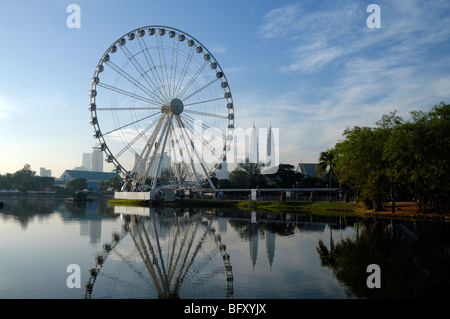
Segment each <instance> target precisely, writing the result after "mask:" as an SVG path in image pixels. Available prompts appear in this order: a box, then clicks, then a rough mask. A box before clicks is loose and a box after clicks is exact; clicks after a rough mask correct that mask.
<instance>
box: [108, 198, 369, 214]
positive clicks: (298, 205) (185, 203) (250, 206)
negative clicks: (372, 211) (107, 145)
mask: <svg viewBox="0 0 450 319" xmlns="http://www.w3.org/2000/svg"><path fill="white" fill-rule="evenodd" d="M108 203H109V204H111V205H127V206H145V207H161V206H162V207H209V208H218V207H222V208H223V207H228V208H236V209H242V210H255V209H258V210H265V211H291V212H295V211H296V212H301V211H314V212H333V211H334V212H339V213H342V212H347V213H352V212H356V211H358V210H360V207H361V205H360V204H355V203H344V202H309V201H237V200H236V201H233V200H209V199H206V200H195V199H179V200H176V201H173V202H164V201H162V200H146V201H142V200H126V199H112V200H110V201H108Z"/></svg>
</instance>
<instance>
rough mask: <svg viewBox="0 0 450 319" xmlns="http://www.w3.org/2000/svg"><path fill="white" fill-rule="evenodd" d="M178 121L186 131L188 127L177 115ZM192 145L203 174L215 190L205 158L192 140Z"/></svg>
mask: <svg viewBox="0 0 450 319" xmlns="http://www.w3.org/2000/svg"><path fill="white" fill-rule="evenodd" d="M177 119H178V121H179V123H180V124H181V127H183V128H184V129H186V127H185V126H184V124H183V121H182V120H181V117H180V116H179V115H177ZM190 144H191V146H192V151H193V152H194V155H195V156H196V157H197V159H198V161H199V163H200V166H201V168H202V170H203V173H204V174H205V177H206V178H207V179H208V182H209V184H210V186H211V188H212V189H215V186H214V184H213V183H212V181H211V178H210V177H209V172H208V170H207V166H206V164H205V162H204V160H203V158H202V157H201V156H200V155H199V154H198V152H197V149H196V148H195V146H194V143H193V141H192V139H191V140H190Z"/></svg>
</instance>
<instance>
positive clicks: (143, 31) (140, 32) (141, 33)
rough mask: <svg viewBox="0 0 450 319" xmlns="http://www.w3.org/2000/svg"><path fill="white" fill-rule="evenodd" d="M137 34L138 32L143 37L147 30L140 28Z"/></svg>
mask: <svg viewBox="0 0 450 319" xmlns="http://www.w3.org/2000/svg"><path fill="white" fill-rule="evenodd" d="M137 34H138V37H140V38H142V37H143V36H144V35H145V30H143V29H140V30H139V31H138V32H137Z"/></svg>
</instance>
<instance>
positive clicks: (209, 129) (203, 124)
mask: <svg viewBox="0 0 450 319" xmlns="http://www.w3.org/2000/svg"><path fill="white" fill-rule="evenodd" d="M183 117H186V118H187V119H189V120H190V121H192V122H196V121H197V122H200V124H201V126H202V128H203V129H205V130H208V131H211V132H216V131H217V129H216V130H215V129H213V128H212V127H210V126H209V125H207V124H205V123H203V121H198V120H196V119H195V118H193V117H192V116H189V115H187V114H184V113H183ZM216 136H219V137H220V138H223V139H225V138H226V137H225V135H223V134H222V133H220V134H219V133H217V134H216Z"/></svg>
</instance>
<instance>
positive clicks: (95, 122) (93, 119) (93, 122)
mask: <svg viewBox="0 0 450 319" xmlns="http://www.w3.org/2000/svg"><path fill="white" fill-rule="evenodd" d="M89 123H91V125H96V124H98V120H97V118H96V117H95V116H94V117H93V118H91V120H90V121H89Z"/></svg>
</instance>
